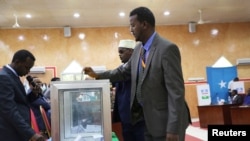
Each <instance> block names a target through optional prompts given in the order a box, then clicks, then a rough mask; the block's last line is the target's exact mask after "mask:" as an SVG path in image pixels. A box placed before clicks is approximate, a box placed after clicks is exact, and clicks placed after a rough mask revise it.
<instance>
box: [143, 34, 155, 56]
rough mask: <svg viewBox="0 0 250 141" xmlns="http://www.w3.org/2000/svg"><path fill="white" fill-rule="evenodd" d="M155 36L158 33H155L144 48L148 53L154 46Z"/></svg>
mask: <svg viewBox="0 0 250 141" xmlns="http://www.w3.org/2000/svg"><path fill="white" fill-rule="evenodd" d="M155 34H156V32H154V33H153V34H152V35H151V36H150V38H149V39H148V40H147V42H146V43H145V45H144V46H143V48H144V49H145V50H146V51H149V49H150V47H151V45H152V42H153V39H154V37H155Z"/></svg>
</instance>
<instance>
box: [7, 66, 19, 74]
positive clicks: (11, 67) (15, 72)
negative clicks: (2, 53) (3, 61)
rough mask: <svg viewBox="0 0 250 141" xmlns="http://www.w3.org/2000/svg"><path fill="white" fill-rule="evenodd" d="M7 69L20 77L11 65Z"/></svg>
mask: <svg viewBox="0 0 250 141" xmlns="http://www.w3.org/2000/svg"><path fill="white" fill-rule="evenodd" d="M6 67H7V68H9V69H10V70H11V71H12V72H13V73H14V74H15V75H16V76H17V77H19V76H18V74H17V73H16V71H15V70H14V69H13V68H12V67H11V66H10V65H9V64H7V65H6Z"/></svg>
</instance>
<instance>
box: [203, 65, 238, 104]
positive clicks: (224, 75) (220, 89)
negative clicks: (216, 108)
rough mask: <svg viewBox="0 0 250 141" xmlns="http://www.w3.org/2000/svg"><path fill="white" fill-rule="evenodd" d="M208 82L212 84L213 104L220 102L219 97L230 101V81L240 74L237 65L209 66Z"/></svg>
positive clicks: (207, 69)
mask: <svg viewBox="0 0 250 141" xmlns="http://www.w3.org/2000/svg"><path fill="white" fill-rule="evenodd" d="M206 71H207V82H208V84H209V86H210V93H211V104H218V99H224V100H225V102H228V94H229V93H228V83H229V81H231V80H232V79H234V78H235V77H237V76H238V74H237V67H236V66H232V67H223V68H213V67H207V68H206Z"/></svg>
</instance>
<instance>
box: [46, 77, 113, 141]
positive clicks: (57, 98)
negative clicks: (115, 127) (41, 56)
mask: <svg viewBox="0 0 250 141" xmlns="http://www.w3.org/2000/svg"><path fill="white" fill-rule="evenodd" d="M50 89H51V125H52V129H51V130H52V131H51V134H52V141H111V137H112V131H111V108H110V83H109V81H108V80H83V81H55V82H52V83H51V87H50Z"/></svg>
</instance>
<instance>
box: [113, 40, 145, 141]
mask: <svg viewBox="0 0 250 141" xmlns="http://www.w3.org/2000/svg"><path fill="white" fill-rule="evenodd" d="M135 46H136V42H135V41H134V40H129V39H127V40H120V42H119V45H118V53H119V57H120V59H121V62H122V63H123V64H122V65H121V66H119V67H124V66H126V63H127V62H128V60H129V59H130V57H131V55H132V53H133V51H134V47H135ZM113 85H114V86H115V89H116V94H115V104H114V111H113V118H112V120H113V122H121V125H122V135H123V141H144V127H145V123H144V121H140V122H138V123H136V124H135V125H132V124H131V120H130V95H131V80H127V81H120V82H117V83H113Z"/></svg>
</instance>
